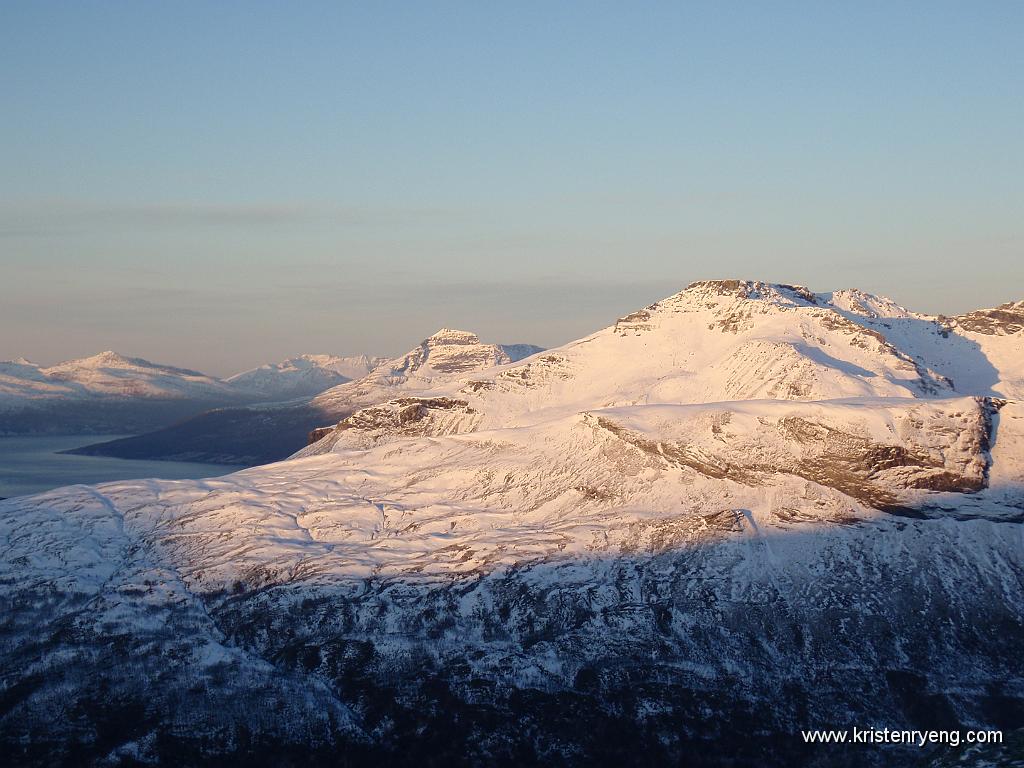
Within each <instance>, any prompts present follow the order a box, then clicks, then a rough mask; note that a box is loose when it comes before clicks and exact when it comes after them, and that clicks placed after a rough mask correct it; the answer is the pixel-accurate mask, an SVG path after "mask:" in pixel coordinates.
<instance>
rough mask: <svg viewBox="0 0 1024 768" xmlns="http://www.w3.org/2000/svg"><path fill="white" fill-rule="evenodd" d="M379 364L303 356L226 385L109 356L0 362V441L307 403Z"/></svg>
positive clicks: (147, 426)
mask: <svg viewBox="0 0 1024 768" xmlns="http://www.w3.org/2000/svg"><path fill="white" fill-rule="evenodd" d="M382 361H383V358H369V357H366V356H356V357H336V356H333V355H302V356H299V357H295V358H291V359H289V360H285V361H284V362H281V363H276V364H269V365H264V366H261V367H259V368H255V369H253V370H251V371H245V372H243V373H239V374H237V375H235V376H232V377H230V378H228V379H224V380H222V379H218V378H216V377H213V376H208V375H206V374H203V373H199V372H198V371H192V370H187V369H184V368H175V367H172V366H167V365H159V364H157V363H151V362H149V361H148V360H143V359H141V358H135V357H126V356H124V355H120V354H118V353H116V352H111V351H108V352H101V353H100V354H98V355H94V356H92V357H86V358H80V359H76V360H68V361H66V362H63V363H58V364H57V365H52V366H48V367H47V366H40V365H37V364H35V363H33V362H31V361H29V360H26V359H24V358H19V359H17V360H11V361H4V362H0V435H2V434H31V433H59V432H76V433H84V434H89V433H97V434H99V433H111V432H115V433H116V432H138V431H147V430H151V429H155V428H158V427H162V426H165V425H167V424H169V423H172V422H174V421H177V420H179V419H182V418H185V417H187V416H192V415H195V414H196V413H199V412H202V411H204V410H207V409H209V408H214V407H223V406H227V405H239V404H246V403H253V402H259V401H281V400H289V399H294V398H299V397H308V396H311V395H315V394H317V393H319V392H322V391H324V390H325V389H329V388H330V387H333V386H336V385H338V384H341V383H343V382H346V381H350V380H351V379H354V378H361V377H363V376H365V375H366V374H367V373H369V372H370V371H371V370H373V368H374V367H375V366H376V365H378V364H379V363H381V362H382Z"/></svg>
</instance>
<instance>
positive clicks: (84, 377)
mask: <svg viewBox="0 0 1024 768" xmlns="http://www.w3.org/2000/svg"><path fill="white" fill-rule="evenodd" d="M233 394H234V393H233V392H232V390H231V388H230V387H229V386H227V385H225V383H224V382H222V381H221V380H220V379H217V378H214V377H212V376H206V375H205V374H202V373H199V372H198V371H190V370H186V369H184V368H173V367H171V366H167V365H158V364H156V363H151V362H149V361H148V360H143V359H141V358H137V357H125V356H124V355H119V354H118V353H116V352H111V351H107V352H101V353H100V354H98V355H93V356H92V357H83V358H79V359H76V360H67V361H65V362H63V363H58V364H57V365H53V366H49V367H41V366H39V365H36V364H35V363H32V362H29V361H28V360H25V359H24V358H19V359H18V360H14V361H10V362H0V407H8V408H13V407H15V406H25V405H32V404H35V402H36V401H39V402H46V401H52V400H56V399H61V400H68V399H96V398H153V399H167V400H172V399H183V398H192V399H207V400H208V399H216V398H230V397H232V396H233Z"/></svg>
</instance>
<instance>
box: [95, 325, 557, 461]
mask: <svg viewBox="0 0 1024 768" xmlns="http://www.w3.org/2000/svg"><path fill="white" fill-rule="evenodd" d="M541 351H542V349H541V348H540V347H535V346H533V345H531V344H511V345H502V344H489V343H485V342H481V341H480V338H479V337H478V336H477V335H476V334H475V333H470V332H468V331H458V330H452V329H450V328H442V329H441V330H439V331H438V332H437V333H435V334H433V335H432V336H430V337H428V338H426V339H424V340H423V341H422V342H420V344H419V345H418V346H416V347H415V348H413V349H411V350H410V351H409V352H407V353H406V354H405V355H402V356H400V357H396V358H393V359H391V360H384V361H373V362H374V365H373V368H372V370H371V371H370V372H369V373H368V374H366V375H365V376H363V377H361V378H358V379H354V380H353V381H350V382H346V383H344V384H340V385H338V386H335V387H331V388H330V389H327V390H326V391H323V392H321V393H320V394H319V395H317V396H315V397H312V398H305V399H301V400H298V401H295V402H289V403H284V404H277V405H275V404H270V405H266V404H263V405H260V406H258V407H251V408H228V409H223V408H221V409H217V410H214V411H211V412H209V413H203V414H200V415H198V416H195V417H194V418H191V419H187V420H185V421H182V422H181V423H178V424H174V425H172V426H169V427H166V428H163V429H160V430H157V431H155V432H153V433H151V434H143V435H139V436H136V437H130V438H125V439H122V440H114V441H110V442H106V443H99V444H96V445H91V446H86V447H85V448H81V449H78V450H77V451H76V452H78V453H88V454H98V455H104V456H119V457H123V458H147V459H183V460H198V461H210V462H215V463H226V464H261V463H266V462H268V461H277V460H279V459H283V458H286V457H287V456H289V455H290V454H291V453H293V452H295V451H296V450H298V449H300V448H302V447H303V446H304V445H305V444H306V443H307V440H308V437H309V434H310V432H311V431H312V430H314V429H317V428H319V427H322V426H324V425H332V424H334V423H336V422H337V421H339V420H341V419H343V418H345V417H346V416H349V415H351V414H352V413H353V412H354V411H356V410H358V409H359V408H361V407H363V406H366V405H369V404H373V403H379V402H383V401H386V400H388V399H390V398H392V397H395V396H397V395H399V394H400V393H402V392H405V391H411V392H419V391H422V390H423V389H425V388H429V387H432V386H442V385H444V384H446V383H447V382H453V381H456V382H457V381H460V380H461V378H462V377H463V376H465V375H467V374H473V373H479V372H483V371H487V370H489V369H491V368H494V367H495V366H496V365H503V364H508V363H511V362H515V361H518V360H521V359H523V358H524V357H527V356H528V355H531V354H535V353H537V352H541Z"/></svg>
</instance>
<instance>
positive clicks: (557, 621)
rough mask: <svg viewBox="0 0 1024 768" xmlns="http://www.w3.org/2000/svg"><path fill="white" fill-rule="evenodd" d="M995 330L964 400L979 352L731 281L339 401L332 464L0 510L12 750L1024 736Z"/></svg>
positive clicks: (553, 759) (446, 344)
mask: <svg viewBox="0 0 1024 768" xmlns="http://www.w3.org/2000/svg"><path fill="white" fill-rule="evenodd" d="M858 307H859V308H860V311H858V310H857V308H858ZM858 318H859V319H858ZM897 320H902V321H905V324H904V325H900V324H898V323H897V322H896V321H897ZM869 321H870V323H869ZM910 321H915V322H916V323H919V324H913V325H912V324H910ZM968 322H970V321H968ZM887 324H888V325H887ZM999 327H1000V328H1003V329H1004V330H1005V331H1006V332H1004V333H999V334H996V335H995V336H994V338H995V340H997V341H998V343H999V344H1000V345H1002V346H1000V347H999V355H993V360H992V361H990V363H989V364H990V365H991V370H992V371H994V372H995V373H992V372H991V371H985V370H978V372H977V375H976V376H975V377H974V378H973V379H972V378H971V377H970V376H967V377H966V378H964V377H963V376H961V382H962V381H967V382H974V383H978V382H981V383H983V384H984V385H985V387H986V389H985V391H981V390H979V391H975V392H970V391H967V392H965V391H963V390H962V389H959V387H965V388H966V387H967V386H968V385H967V384H963V383H961V382H958V381H956V380H955V379H953V380H951V379H952V377H951V376H950V375H949V373H950V372H951V371H953V370H954V369H955V370H957V371H959V373H961V374H965V373H968V372H970V371H974V370H976V369H977V366H976V365H973V363H974V361H975V360H976V358H971V357H967V358H963V357H959V356H958V354H959V351H960V350H962V349H965V348H964V347H962V346H961V345H962V344H963V343H964V342H971V343H972V344H976V345H977V347H976V348H975V347H971V348H970V349H973V350H975V351H977V354H979V355H982V356H984V355H985V354H986V351H985V350H986V349H988V348H990V347H991V346H992V344H991V342H992V339H989V338H988V337H987V336H986V334H983V333H979V332H978V331H977V330H971V329H968V328H965V327H962V326H960V325H958V324H957V322H952V321H948V322H944V321H941V320H938V319H929V318H921V317H918V316H915V315H912V314H911V313H909V312H906V311H905V310H902V309H901V308H897V307H896V306H895V305H894V304H893V303H892V302H888V301H886V300H884V299H880V298H877V297H867V296H866V295H862V294H856V293H854V292H845V293H843V292H840V293H839V294H813V293H811V292H809V291H807V290H806V289H800V288H794V287H791V286H777V285H767V284H763V283H745V282H740V281H720V282H716V283H702V284H698V285H695V286H693V287H691V288H690V289H688V290H687V291H684V292H682V293H680V294H677V295H676V296H673V297H671V298H670V299H667V300H666V301H664V302H659V303H658V304H656V305H652V306H651V307H648V308H646V309H644V310H641V311H638V312H635V313H632V314H631V315H629V316H627V317H625V318H622V319H620V320H619V321H618V322H617V323H616V324H614V325H612V326H610V327H609V328H607V329H604V330H602V331H599V332H597V333H595V334H593V335H591V336H589V337H587V338H585V339H582V340H580V341H578V342H573V343H572V344H568V345H565V346H564V347H560V348H558V349H555V350H550V351H547V352H543V353H539V354H536V355H534V356H532V357H530V358H528V359H526V360H523V361H521V362H515V361H511V362H503V363H502V364H500V365H498V366H497V367H485V368H483V369H475V370H474V369H473V367H472V366H463V365H462V364H461V360H462V359H463V358H460V357H459V356H457V355H455V351H454V350H455V348H457V347H460V346H462V345H466V346H470V347H471V348H472V349H473V350H474V353H473V356H474V359H476V360H477V364H478V365H482V366H486V365H488V364H493V362H492V360H493V361H497V358H488V357H486V356H477V350H476V344H475V343H471V342H468V341H463V340H461V336H460V337H451V336H450V335H449V334H444V341H443V342H442V341H436V342H430V340H427V341H428V342H430V343H427V342H425V344H426V348H425V350H424V348H423V347H421V348H420V350H424V351H425V354H421V352H419V351H417V350H413V351H412V352H410V354H409V355H407V356H405V357H404V358H400V359H397V360H395V361H392V363H391V364H389V365H388V366H383V367H382V368H381V369H378V370H377V371H374V372H373V373H372V374H371V376H370V377H368V378H372V377H379V378H378V379H377V380H376V381H377V383H376V384H372V385H371V383H368V382H366V381H364V382H362V383H360V382H351V383H348V384H344V385H341V387H338V388H336V389H335V390H332V393H331V394H330V395H329V397H328V395H327V394H326V393H325V395H324V396H321V397H327V399H328V401H330V402H334V403H346V406H345V407H353V406H354V405H361V406H362V407H360V408H359V409H358V410H356V411H354V412H352V413H350V414H349V415H348V416H347V417H345V418H344V419H342V420H341V421H340V423H339V424H338V425H337V426H336V427H333V428H330V429H328V430H325V432H324V434H323V437H322V439H321V440H320V441H319V442H317V443H316V444H315V445H314V446H310V448H309V449H308V450H307V451H305V452H304V453H305V454H307V455H305V456H304V457H300V458H296V459H293V460H290V461H284V462H279V463H276V464H270V465H267V466H263V467H256V468H253V469H249V470H245V471H242V472H238V473H235V474H233V475H229V476H226V477H224V478H219V479H211V480H202V481H187V482H168V481H131V482H123V483H112V484H106V485H103V486H99V487H97V488H84V487H76V488H68V489H61V490H58V491H55V492H51V493H49V494H43V495H39V496H35V497H29V498H24V499H15V500H9V501H6V502H0V540H3V541H4V542H5V543H6V544H7V547H6V548H5V549H4V550H3V551H2V552H0V607H2V608H3V615H4V616H6V617H8V618H7V619H6V622H5V623H4V624H3V625H0V630H2V631H0V661H2V665H3V668H5V669H11V670H16V672H15V674H14V675H12V676H11V677H10V678H8V679H7V680H5V683H4V685H5V688H4V694H5V696H4V698H3V701H4V703H5V707H6V709H5V710H3V711H2V712H0V737H2V738H3V739H4V745H5V746H7V747H8V748H9V751H11V754H15V755H17V756H22V755H25V754H26V749H27V748H28V747H26V744H27V745H29V746H30V747H31V748H35V749H37V754H38V755H41V756H42V757H41V758H40V759H41V760H47V759H49V761H50V762H53V761H54V759H56V758H61V759H64V758H67V757H68V756H69V755H74V756H76V757H81V758H82V759H80V760H79V762H84V761H87V760H96V761H100V760H104V759H107V760H109V761H113V760H114V759H115V758H116V757H117V756H118V755H124V754H130V755H131V756H132V757H134V758H136V759H142V760H158V759H162V760H164V761H165V762H174V761H177V762H182V760H183V756H184V759H185V761H187V762H192V763H208V764H215V763H217V762H218V761H222V760H225V759H234V760H239V761H245V760H252V759H256V758H264V759H270V760H271V761H274V759H275V758H276V759H277V761H278V762H281V761H286V760H287V759H291V758H293V757H294V756H295V755H302V757H301V758H298V759H305V760H310V759H314V760H315V759H321V760H326V759H329V758H328V757H326V756H328V755H335V756H337V755H339V754H341V755H348V756H351V757H350V759H351V760H352V761H353V762H356V763H363V764H369V763H371V762H378V763H379V762H385V763H388V764H416V763H419V764H422V763H424V762H425V763H426V764H435V765H446V764H452V763H460V762H468V763H475V764H485V763H486V764H491V763H499V764H531V763H533V764H538V763H539V764H565V765H568V764H581V763H595V762H596V763H605V764H652V763H653V764H693V765H709V766H710V765H719V766H720V765H723V764H730V765H741V766H744V765H745V766H775V765H778V766H783V765H786V766H790V765H801V764H808V765H810V764H816V765H835V764H840V765H842V764H845V765H878V766H881V765H898V764H909V763H911V761H920V760H922V759H926V758H929V757H931V756H933V755H930V754H929V752H928V751H927V749H926V750H920V749H918V748H917V747H914V748H901V747H898V746H890V747H886V748H879V747H872V748H871V749H867V750H859V749H856V748H854V749H851V750H847V751H843V752H837V751H835V749H832V750H831V751H829V750H828V749H827V748H824V747H818V748H811V747H807V746H805V745H803V744H802V742H801V741H800V739H799V736H798V733H799V730H801V729H807V728H843V727H852V726H858V727H865V725H866V724H878V725H880V726H881V725H884V726H887V727H892V728H975V727H997V728H1003V729H1006V730H1010V729H1013V728H1020V727H1022V726H1024V675H1022V673H1021V670H1020V664H1019V651H1020V648H1021V644H1022V642H1024V452H1022V450H1021V449H1022V447H1024V405H1022V403H1021V402H1020V401H1019V400H1017V399H1015V398H1013V397H1009V396H1007V395H1008V393H1009V392H1011V391H1012V390H1010V389H1009V387H1010V386H1011V385H1012V382H1014V381H1015V380H1016V378H1015V377H1016V376H1017V375H1018V371H1019V368H1018V367H1016V366H1019V365H1020V361H1021V360H1022V357H1024V355H1022V354H1020V353H1024V333H1022V332H1020V331H1018V330H1009V329H1010V328H1011V327H1012V326H1011V325H1007V326H1003V325H1000V326H999ZM880 329H884V330H887V331H890V332H891V336H886V335H885V333H883V330H880ZM943 332H945V333H946V334H947V336H943V335H942V333H943ZM981 337H985V338H981ZM947 342H948V343H950V344H951V346H949V347H946V346H943V345H944V344H945V343H947ZM442 348H444V351H440V350H441V349H442ZM1013 350H1017V352H1018V354H1017V355H1014V353H1013ZM940 352H941V353H942V354H946V352H949V360H948V361H947V360H946V359H945V358H944V357H942V356H941V355H940ZM790 354H792V355H795V357H789V356H788V355H790ZM965 354H966V352H965ZM776 355H781V356H782V359H783V360H784V361H785V364H779V363H777V362H776V359H775V356H776ZM1000 355H1002V357H1000ZM987 359H988V358H987V357H986V360H987ZM947 363H948V364H947ZM933 364H934V365H933ZM944 365H945V366H946V367H945V368H943V366H944ZM744 366H747V367H746V368H745V367H744ZM750 369H753V370H756V371H758V372H759V373H757V374H756V375H748V374H749V371H750ZM993 395H1001V396H999V397H994V396H993ZM149 679H159V680H160V681H161V684H160V686H158V687H156V688H155V689H152V688H150V687H147V686H146V685H145V681H146V680H149ZM270 691H274V692H275V693H274V694H273V696H274V704H273V705H271V706H268V705H266V704H265V702H266V701H267V698H268V696H270V695H271V694H270ZM101 699H102V700H103V701H105V702H112V704H107V705H104V706H102V707H100V706H98V701H100V700H101ZM183 702H184V703H185V704H186V705H183ZM271 711H273V712H275V713H276V712H278V711H284V712H285V713H286V715H287V716H286V717H274V716H271V715H270V714H268V713H269V712H271ZM114 724H116V727H114ZM268 755H270V756H272V757H270V758H268V757H267V756H268ZM724 755H728V756H729V758H730V761H728V762H726V761H724V760H723V756H724Z"/></svg>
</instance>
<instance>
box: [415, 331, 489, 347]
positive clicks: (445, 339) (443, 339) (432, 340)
mask: <svg viewBox="0 0 1024 768" xmlns="http://www.w3.org/2000/svg"><path fill="white" fill-rule="evenodd" d="M423 343H424V344H427V345H429V346H436V345H438V344H479V343H480V337H479V336H477V335H476V334H475V333H472V332H470V331H460V330H457V329H455V328H441V329H440V330H438V331H437V332H436V333H434V334H432V335H431V336H429V337H427V338H426V339H424V340H423Z"/></svg>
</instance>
